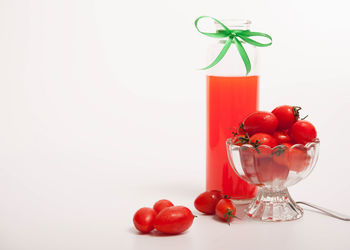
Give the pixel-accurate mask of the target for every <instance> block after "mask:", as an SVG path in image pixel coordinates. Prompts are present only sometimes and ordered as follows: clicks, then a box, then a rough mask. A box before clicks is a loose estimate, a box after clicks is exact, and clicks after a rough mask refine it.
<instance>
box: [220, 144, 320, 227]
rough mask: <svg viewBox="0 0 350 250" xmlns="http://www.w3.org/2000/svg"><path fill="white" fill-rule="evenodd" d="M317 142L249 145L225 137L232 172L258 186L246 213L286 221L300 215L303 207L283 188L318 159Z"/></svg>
mask: <svg viewBox="0 0 350 250" xmlns="http://www.w3.org/2000/svg"><path fill="white" fill-rule="evenodd" d="M319 146H320V141H319V140H318V139H316V140H315V141H313V142H310V143H307V144H306V145H301V144H295V145H293V146H292V147H290V148H287V147H284V146H282V145H279V146H276V147H274V148H271V147H269V146H266V145H261V146H258V147H257V148H254V147H253V146H252V145H250V144H244V145H242V146H237V145H235V144H234V142H233V140H232V139H231V138H230V139H227V141H226V148H227V154H228V159H229V161H230V164H231V166H232V169H233V170H234V171H235V173H236V174H237V175H238V176H240V178H242V179H243V180H245V181H247V182H249V183H251V184H254V185H256V186H258V187H260V188H259V191H258V194H257V196H256V198H255V199H254V200H253V201H252V202H251V203H250V205H249V206H248V208H247V209H246V214H247V215H248V216H249V217H251V218H254V219H258V220H262V221H289V220H295V219H299V218H301V217H302V216H303V210H302V209H301V208H300V207H299V206H298V205H297V204H296V203H295V202H294V200H293V199H292V198H291V197H290V194H289V192H288V190H287V188H288V187H289V186H292V185H295V184H296V183H298V182H299V181H301V180H302V179H304V178H305V177H307V176H308V175H309V174H310V173H311V171H312V170H313V168H314V167H315V164H316V162H317V159H318V154H319Z"/></svg>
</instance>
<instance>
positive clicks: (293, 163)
mask: <svg viewBox="0 0 350 250" xmlns="http://www.w3.org/2000/svg"><path fill="white" fill-rule="evenodd" d="M282 146H284V147H282ZM291 147H292V145H291V144H289V143H284V144H282V145H280V146H278V148H277V149H276V150H275V151H274V152H273V154H272V158H273V160H274V162H276V164H279V165H283V166H287V167H288V169H289V170H291V171H295V172H301V171H303V170H305V168H307V166H308V165H309V163H310V156H309V155H308V154H307V151H306V149H304V148H301V147H293V148H291Z"/></svg>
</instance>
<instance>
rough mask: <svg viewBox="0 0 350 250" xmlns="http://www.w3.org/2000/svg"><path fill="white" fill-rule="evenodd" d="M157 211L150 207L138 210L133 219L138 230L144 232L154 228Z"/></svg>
mask: <svg viewBox="0 0 350 250" xmlns="http://www.w3.org/2000/svg"><path fill="white" fill-rule="evenodd" d="M155 218H156V212H155V211H154V210H153V209H152V208H149V207H143V208H140V209H139V210H137V211H136V213H135V215H134V218H133V221H134V225H135V227H136V229H137V230H139V231H140V232H142V233H148V232H150V231H152V230H153V228H154V226H153V225H154V220H155Z"/></svg>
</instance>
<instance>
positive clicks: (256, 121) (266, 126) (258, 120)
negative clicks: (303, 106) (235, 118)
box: [243, 111, 278, 136]
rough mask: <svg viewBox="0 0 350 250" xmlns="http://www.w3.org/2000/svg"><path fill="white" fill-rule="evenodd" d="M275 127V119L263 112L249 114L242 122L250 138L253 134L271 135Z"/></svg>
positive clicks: (272, 115)
mask: <svg viewBox="0 0 350 250" xmlns="http://www.w3.org/2000/svg"><path fill="white" fill-rule="evenodd" d="M277 125H278V120H277V117H276V116H275V115H274V114H272V113H270V112H264V111H256V112H254V113H251V114H250V115H248V116H247V117H246V118H245V119H244V121H243V126H244V130H245V132H247V133H248V134H249V135H250V136H251V135H253V134H255V133H268V134H272V133H273V132H274V131H275V130H276V128H277Z"/></svg>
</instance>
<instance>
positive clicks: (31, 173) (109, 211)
mask: <svg viewBox="0 0 350 250" xmlns="http://www.w3.org/2000/svg"><path fill="white" fill-rule="evenodd" d="M5 160H6V161H4V164H3V166H2V167H1V175H0V195H1V199H2V205H1V206H0V221H1V223H0V244H1V249H2V250H13V249H16V250H17V249H18V250H19V249H21V250H22V249H30V250H34V249H35V250H48V249H50V250H51V249H57V250H58V249H59V250H62V249H65V250H68V249H104V250H106V249H135V250H136V249H152V250H154V249H233V248H235V249H349V248H350V243H349V237H348V236H349V232H350V231H349V230H350V222H344V221H339V220H336V219H333V218H330V217H328V216H325V215H322V214H319V213H317V212H314V211H312V210H306V209H305V214H304V217H303V218H302V219H300V220H298V221H293V222H285V223H261V222H256V221H251V220H247V219H243V220H235V221H234V222H232V224H231V225H230V226H228V225H227V224H226V223H224V222H221V221H218V220H217V219H215V217H213V216H206V215H201V214H200V213H199V212H198V211H196V210H195V208H194V206H193V200H194V199H195V197H196V196H197V195H198V194H199V193H200V192H202V191H203V189H202V188H203V184H204V182H203V180H204V171H199V170H204V167H203V168H202V167H196V168H193V169H190V168H188V169H187V170H186V169H185V168H179V169H178V171H173V172H172V171H162V169H161V168H162V167H161V166H159V165H158V166H156V165H154V166H153V167H151V166H150V167H149V168H143V167H141V165H140V162H137V161H134V162H130V163H126V164H125V166H115V165H114V163H113V161H112V159H111V158H109V159H108V158H103V157H97V156H92V155H89V154H88V153H78V152H76V153H75V154H64V153H62V154H57V153H52V154H51V155H47V154H46V155H29V154H26V155H23V156H22V157H21V158H16V157H14V156H12V157H11V156H8V158H7V159H5ZM151 173H154V174H151ZM315 173H317V172H316V171H315ZM315 175H316V174H315ZM309 178H310V181H309V183H311V182H312V174H311V175H310V177H309ZM305 183H306V184H307V183H308V182H307V181H306V180H305ZM298 185H300V186H301V187H300V189H297V186H298ZM298 185H296V186H295V188H292V189H291V194H292V196H294V197H295V198H296V199H297V198H304V197H305V199H306V198H309V201H314V202H316V201H318V200H319V199H320V197H322V196H321V195H317V194H315V195H314V196H312V195H310V192H309V191H308V192H304V189H305V187H306V186H305V185H304V186H303V184H302V183H300V184H298ZM315 185H316V184H315ZM308 189H310V187H308ZM316 189H317V188H315V190H316ZM303 193H306V195H305V196H303ZM344 193H345V192H344ZM162 198H167V199H170V200H171V201H173V203H175V204H177V205H185V206H188V207H189V208H190V209H191V210H192V211H193V212H194V214H196V215H198V217H197V218H196V219H195V220H194V223H193V225H192V227H191V228H190V229H189V230H188V231H187V232H185V233H183V234H181V235H176V236H162V235H159V234H157V233H156V232H153V233H152V234H148V235H147V234H145V235H141V234H139V233H138V232H137V231H136V230H135V229H134V227H133V224H132V217H133V214H134V212H135V211H136V210H137V209H138V208H140V207H142V206H152V205H153V203H154V202H155V201H157V200H159V199H162ZM338 199H339V198H337V197H336V196H335V197H334V199H333V201H335V203H327V199H323V200H322V201H320V202H319V204H321V205H323V206H326V207H329V208H333V209H334V210H338V211H342V212H345V211H350V209H349V208H350V206H349V203H348V202H347V203H344V204H345V206H343V207H336V206H339V205H338V204H341V203H339V200H338ZM337 201H338V203H337ZM238 216H239V217H242V213H241V211H240V212H239V213H238Z"/></svg>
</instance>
